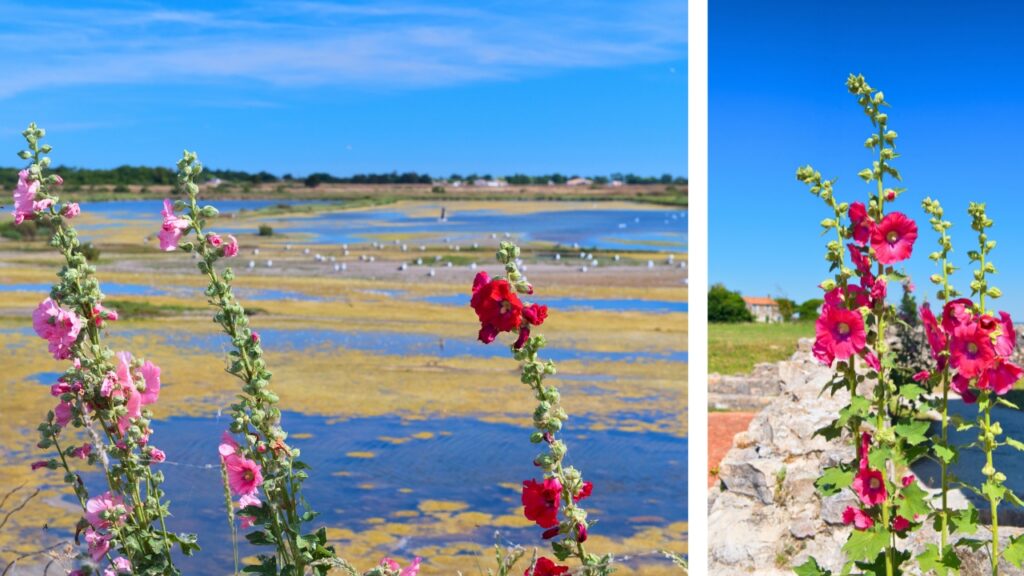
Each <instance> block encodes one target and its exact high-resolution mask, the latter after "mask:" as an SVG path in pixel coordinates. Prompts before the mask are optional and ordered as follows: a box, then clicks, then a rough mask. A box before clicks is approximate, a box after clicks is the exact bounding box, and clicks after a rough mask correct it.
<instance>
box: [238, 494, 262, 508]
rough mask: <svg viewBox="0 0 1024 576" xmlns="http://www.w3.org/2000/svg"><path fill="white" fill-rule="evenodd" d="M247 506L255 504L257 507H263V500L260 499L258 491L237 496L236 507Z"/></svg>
mask: <svg viewBox="0 0 1024 576" xmlns="http://www.w3.org/2000/svg"><path fill="white" fill-rule="evenodd" d="M247 506H255V507H257V508H261V507H263V502H262V501H261V500H260V496H259V492H258V491H257V492H253V493H252V494H243V495H242V496H241V497H239V498H238V507H239V508H242V509H245V508H246V507H247Z"/></svg>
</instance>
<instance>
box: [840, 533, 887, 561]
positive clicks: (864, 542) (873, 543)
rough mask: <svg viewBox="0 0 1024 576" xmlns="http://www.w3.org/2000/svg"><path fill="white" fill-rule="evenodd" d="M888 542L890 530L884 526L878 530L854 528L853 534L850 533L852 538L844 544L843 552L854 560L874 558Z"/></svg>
mask: <svg viewBox="0 0 1024 576" xmlns="http://www.w3.org/2000/svg"><path fill="white" fill-rule="evenodd" d="M888 543H889V531H888V530H885V529H884V528H883V529H880V530H877V531H874V530H870V531H869V530H865V531H860V530H854V531H853V534H850V539H849V540H847V541H846V544H844V545H843V553H844V554H846V557H847V558H849V559H851V560H854V561H858V560H873V559H874V558H875V557H877V556H878V553H879V552H881V551H882V549H884V548H885V546H886V545H887V544H888Z"/></svg>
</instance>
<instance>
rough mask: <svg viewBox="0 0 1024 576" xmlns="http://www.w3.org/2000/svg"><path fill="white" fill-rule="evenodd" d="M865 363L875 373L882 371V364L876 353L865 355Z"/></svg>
mask: <svg viewBox="0 0 1024 576" xmlns="http://www.w3.org/2000/svg"><path fill="white" fill-rule="evenodd" d="M864 363H865V364H867V365H868V366H870V367H871V369H872V370H874V371H875V372H881V371H882V363H881V362H879V360H878V355H877V354H875V353H874V352H868V353H867V354H865V355H864Z"/></svg>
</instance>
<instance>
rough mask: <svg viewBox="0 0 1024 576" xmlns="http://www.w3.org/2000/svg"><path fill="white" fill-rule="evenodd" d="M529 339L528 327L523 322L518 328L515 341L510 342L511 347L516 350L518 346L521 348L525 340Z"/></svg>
mask: <svg viewBox="0 0 1024 576" xmlns="http://www.w3.org/2000/svg"><path fill="white" fill-rule="evenodd" d="M529 339H530V327H529V326H528V325H525V324H524V325H523V326H520V328H519V338H516V341H515V343H513V344H512V347H513V348H515V349H516V350H519V349H520V348H522V347H523V346H525V345H526V341H527V340H529Z"/></svg>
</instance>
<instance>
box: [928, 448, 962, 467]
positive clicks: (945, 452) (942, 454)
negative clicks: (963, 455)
mask: <svg viewBox="0 0 1024 576" xmlns="http://www.w3.org/2000/svg"><path fill="white" fill-rule="evenodd" d="M932 451H933V452H935V456H936V457H937V458H938V459H939V460H942V461H943V462H944V463H946V464H947V465H948V464H952V463H953V460H955V459H956V451H954V450H953V449H951V448H947V447H945V446H940V445H939V444H936V445H934V446H932Z"/></svg>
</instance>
